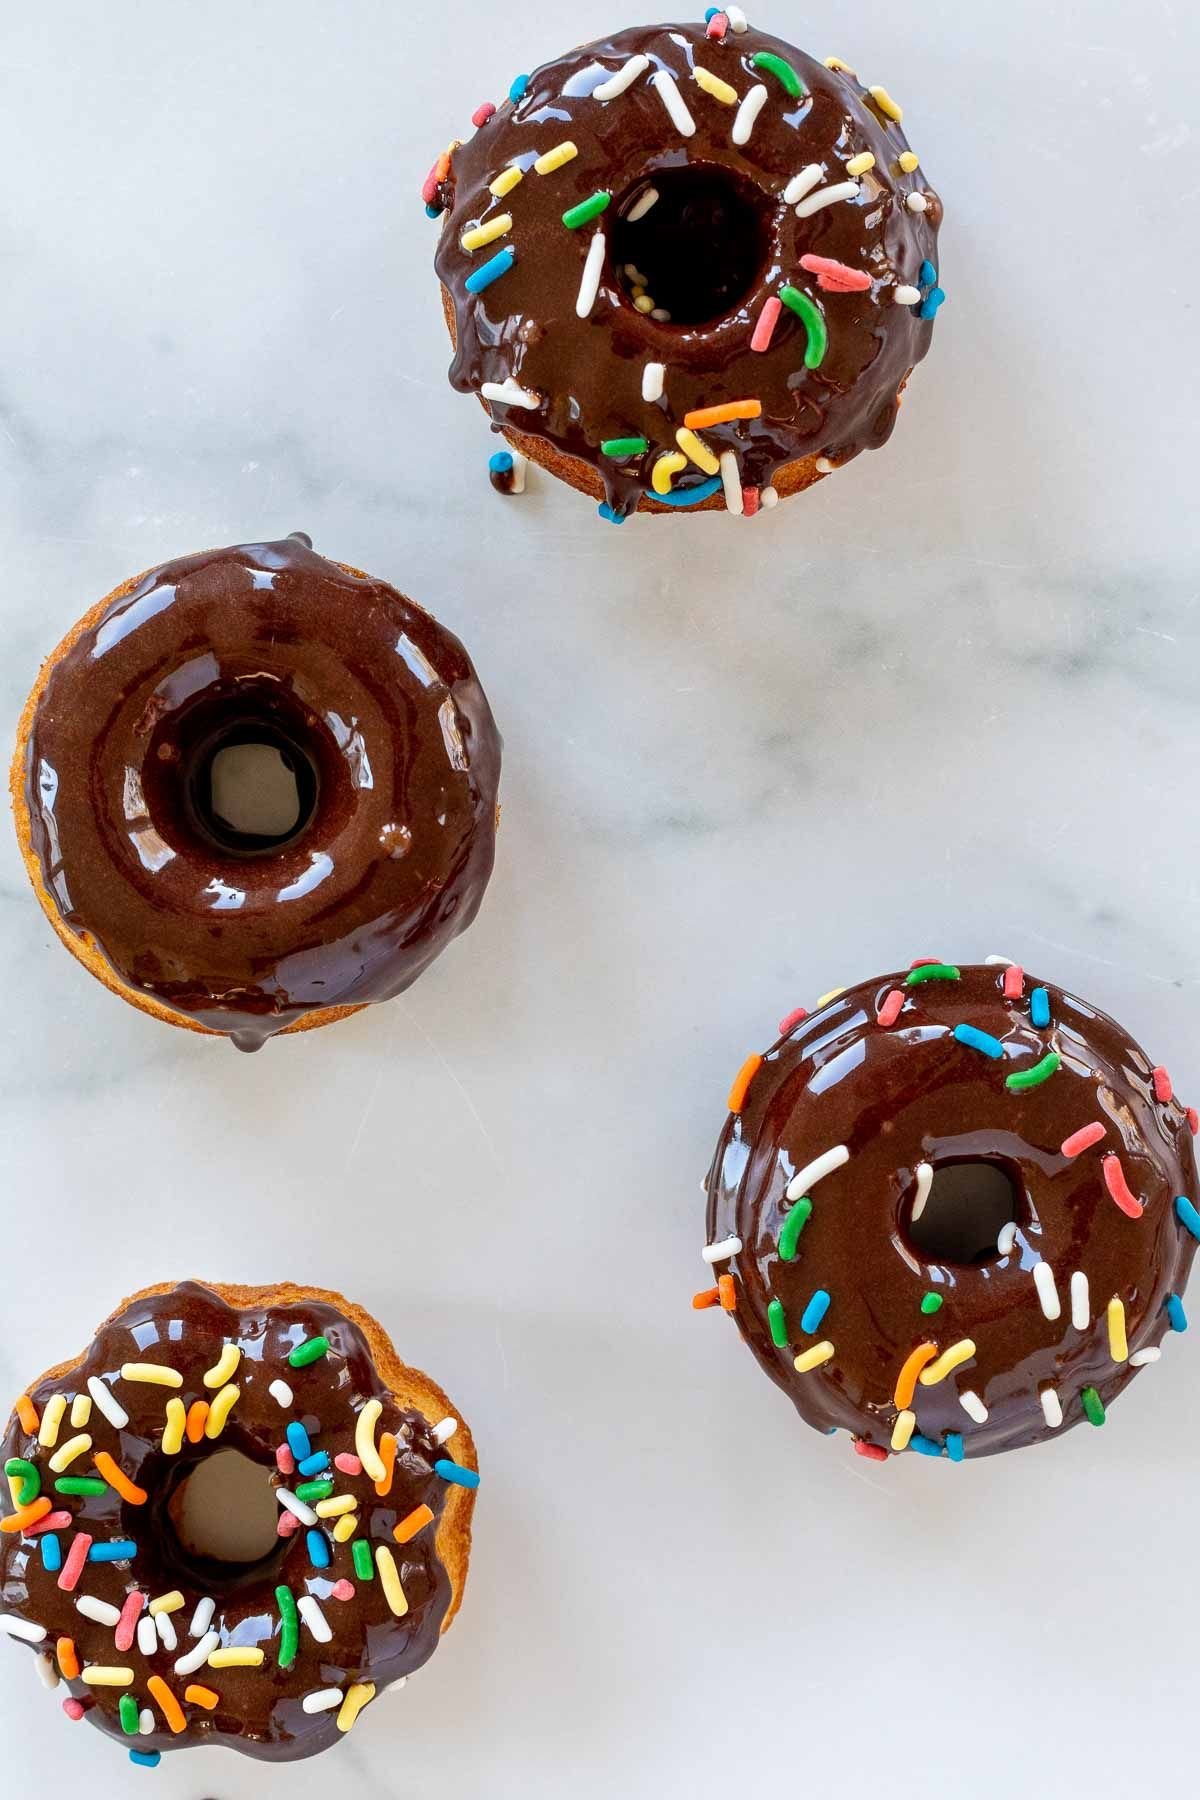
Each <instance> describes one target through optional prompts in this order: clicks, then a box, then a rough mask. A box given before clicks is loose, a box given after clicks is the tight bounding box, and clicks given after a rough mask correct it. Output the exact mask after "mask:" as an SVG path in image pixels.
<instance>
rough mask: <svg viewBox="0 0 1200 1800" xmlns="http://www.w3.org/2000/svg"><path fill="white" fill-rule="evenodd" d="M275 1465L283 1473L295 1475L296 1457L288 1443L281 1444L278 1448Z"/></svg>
mask: <svg viewBox="0 0 1200 1800" xmlns="http://www.w3.org/2000/svg"><path fill="white" fill-rule="evenodd" d="M275 1467H276V1468H277V1469H278V1470H279V1473H280V1474H281V1475H294V1474H295V1473H296V1459H295V1457H294V1456H293V1455H292V1452H291V1450H290V1448H289V1446H288V1445H287V1444H280V1446H279V1448H278V1449H277V1450H276V1452H275Z"/></svg>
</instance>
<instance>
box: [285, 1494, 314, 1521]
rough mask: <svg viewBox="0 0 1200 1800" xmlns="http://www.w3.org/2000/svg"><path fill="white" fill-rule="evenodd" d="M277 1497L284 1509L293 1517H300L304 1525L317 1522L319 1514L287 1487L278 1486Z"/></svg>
mask: <svg viewBox="0 0 1200 1800" xmlns="http://www.w3.org/2000/svg"><path fill="white" fill-rule="evenodd" d="M275 1498H276V1499H277V1500H278V1502H279V1504H280V1506H282V1508H283V1510H284V1511H285V1512H290V1513H291V1515H292V1517H293V1518H296V1519H299V1521H300V1523H301V1524H302V1525H315V1524H316V1522H317V1515H316V1513H315V1512H314V1511H313V1509H312V1507H311V1506H308V1505H306V1503H305V1502H304V1501H303V1500H297V1498H296V1496H295V1494H291V1493H289V1492H288V1490H287V1488H276V1489H275Z"/></svg>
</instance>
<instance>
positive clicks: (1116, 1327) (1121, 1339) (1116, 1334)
mask: <svg viewBox="0 0 1200 1800" xmlns="http://www.w3.org/2000/svg"><path fill="white" fill-rule="evenodd" d="M1108 1349H1109V1354H1110V1355H1111V1357H1112V1359H1113V1361H1114V1362H1128V1361H1129V1338H1128V1336H1127V1335H1126V1331H1125V1302H1124V1301H1123V1300H1117V1299H1112V1300H1110V1301H1109V1303H1108ZM50 1466H51V1468H53V1467H54V1465H53V1463H51V1465H50Z"/></svg>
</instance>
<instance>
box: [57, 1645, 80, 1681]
mask: <svg viewBox="0 0 1200 1800" xmlns="http://www.w3.org/2000/svg"><path fill="white" fill-rule="evenodd" d="M54 1648H55V1651H56V1652H57V1655H58V1666H59V1670H60V1671H61V1673H62V1677H63V1679H64V1681H77V1680H78V1679H79V1658H78V1656H77V1655H76V1654H75V1639H74V1638H59V1640H58V1643H57V1644H56V1645H55V1646H54Z"/></svg>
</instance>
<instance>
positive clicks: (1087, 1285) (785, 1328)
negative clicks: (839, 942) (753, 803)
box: [694, 958, 1200, 1462]
mask: <svg viewBox="0 0 1200 1800" xmlns="http://www.w3.org/2000/svg"><path fill="white" fill-rule="evenodd" d="M779 1030H780V1035H779V1038H778V1041H777V1042H776V1043H775V1045H774V1047H773V1048H772V1049H770V1050H768V1051H767V1052H765V1053H764V1054H762V1055H753V1056H751V1057H749V1058H748V1059H747V1061H746V1062H745V1063H744V1064H743V1065H742V1068H741V1069H740V1070H739V1071H738V1074H737V1076H736V1078H735V1080H734V1083H733V1087H732V1090H731V1092H730V1095H729V1118H728V1120H727V1122H726V1125H725V1129H724V1131H723V1132H722V1134H721V1139H720V1142H719V1144H718V1146H717V1151H716V1155H715V1158H714V1160H713V1164H712V1167H711V1170H710V1173H709V1177H708V1183H707V1191H708V1216H707V1232H706V1238H705V1245H704V1249H703V1256H704V1261H705V1263H706V1264H707V1265H708V1267H709V1270H710V1280H711V1281H712V1282H715V1285H711V1286H707V1287H705V1288H704V1289H702V1290H701V1291H700V1292H699V1293H698V1294H697V1295H696V1297H695V1301H694V1304H695V1306H696V1307H697V1308H698V1309H700V1310H705V1309H707V1308H710V1307H711V1308H714V1309H719V1310H723V1311H725V1312H727V1313H730V1314H731V1315H732V1317H733V1319H734V1321H735V1323H736V1325H737V1328H738V1330H739V1331H740V1332H741V1335H742V1337H743V1338H744V1339H745V1341H746V1343H747V1344H748V1345H749V1346H750V1348H751V1350H752V1351H753V1352H754V1355H755V1356H756V1357H757V1359H758V1361H759V1362H760V1363H761V1364H762V1366H763V1368H764V1369H765V1370H766V1371H767V1373H768V1374H769V1375H770V1376H771V1378H772V1379H773V1380H774V1381H775V1382H776V1383H777V1384H778V1385H779V1386H780V1387H781V1388H782V1389H783V1390H784V1392H785V1393H786V1394H787V1395H788V1397H789V1399H791V1401H792V1402H793V1404H794V1405H795V1407H796V1410H797V1411H798V1412H799V1414H800V1416H801V1417H802V1418H803V1419H804V1420H805V1421H806V1422H807V1423H808V1424H810V1425H812V1426H814V1427H815V1428H816V1429H817V1430H819V1431H822V1432H824V1433H826V1434H833V1433H835V1432H843V1431H844V1432H847V1433H848V1434H849V1435H850V1437H851V1439H852V1441H853V1446H854V1449H855V1450H856V1451H857V1452H858V1453H859V1454H860V1455H862V1456H866V1457H868V1458H871V1459H872V1460H876V1461H883V1460H886V1459H887V1458H888V1457H889V1456H891V1455H893V1454H897V1453H900V1452H907V1451H913V1452H917V1453H918V1454H921V1455H924V1456H928V1457H933V1458H937V1457H941V1458H946V1459H948V1460H949V1461H951V1462H961V1461H962V1460H963V1459H964V1458H965V1457H968V1456H988V1455H992V1454H994V1453H996V1452H998V1451H1001V1450H1012V1449H1016V1448H1018V1447H1020V1446H1022V1445H1026V1444H1035V1443H1040V1442H1042V1441H1044V1440H1045V1439H1047V1438H1052V1437H1058V1436H1061V1434H1062V1433H1063V1432H1064V1431H1065V1430H1067V1429H1069V1428H1070V1427H1071V1426H1073V1425H1078V1424H1081V1423H1087V1424H1090V1425H1093V1426H1097V1425H1103V1424H1104V1422H1105V1419H1106V1417H1107V1414H1108V1409H1109V1407H1110V1406H1111V1405H1112V1402H1113V1401H1114V1400H1115V1399H1116V1397H1117V1395H1118V1394H1120V1393H1121V1392H1122V1391H1123V1390H1124V1389H1125V1387H1126V1386H1127V1385H1128V1383H1129V1381H1130V1380H1131V1379H1132V1377H1133V1375H1134V1374H1135V1373H1136V1372H1137V1371H1138V1370H1139V1369H1141V1368H1144V1367H1145V1366H1146V1365H1147V1364H1149V1363H1153V1362H1157V1361H1158V1360H1159V1357H1160V1356H1161V1354H1162V1346H1163V1342H1164V1339H1165V1338H1166V1337H1167V1335H1168V1334H1169V1333H1172V1332H1180V1331H1184V1330H1186V1328H1187V1316H1186V1313H1185V1310H1184V1301H1183V1294H1184V1288H1185V1286H1186V1283H1187V1278H1188V1274H1189V1272H1190V1270H1191V1265H1192V1258H1193V1255H1194V1253H1195V1250H1196V1245H1197V1241H1198V1240H1200V1210H1198V1199H1200V1194H1198V1188H1197V1177H1196V1162H1195V1156H1194V1153H1193V1145H1192V1139H1193V1137H1194V1136H1195V1135H1196V1132H1197V1128H1198V1125H1200V1120H1198V1119H1197V1114H1196V1112H1195V1110H1194V1109H1193V1108H1190V1107H1185V1106H1183V1105H1182V1104H1181V1103H1180V1101H1179V1100H1178V1098H1177V1097H1176V1095H1175V1091H1174V1086H1173V1083H1172V1081H1171V1077H1170V1075H1169V1074H1168V1072H1167V1070H1166V1069H1165V1068H1164V1067H1163V1066H1162V1065H1161V1064H1156V1063H1154V1062H1153V1061H1152V1060H1151V1059H1150V1058H1149V1057H1148V1056H1146V1055H1145V1054H1144V1052H1143V1051H1142V1050H1140V1049H1139V1048H1138V1046H1137V1044H1136V1043H1134V1041H1133V1039H1132V1038H1130V1037H1129V1036H1128V1035H1127V1034H1126V1032H1124V1031H1123V1030H1122V1029H1121V1027H1120V1026H1119V1025H1117V1024H1115V1023H1114V1021H1113V1020H1112V1019H1110V1018H1108V1017H1106V1016H1105V1015H1104V1014H1103V1013H1101V1012H1099V1011H1098V1010H1097V1009H1096V1008H1095V1007H1093V1006H1090V1005H1088V1004H1087V1003H1086V1002H1084V1001H1083V1000H1080V999H1078V998H1077V997H1076V996H1074V995H1072V994H1068V993H1066V992H1064V991H1063V990H1062V989H1060V988H1055V987H1052V986H1051V985H1050V984H1049V983H1048V982H1044V981H1042V980H1040V979H1039V978H1036V977H1034V976H1030V975H1026V973H1025V971H1024V970H1023V969H1022V968H1020V967H1019V966H1018V965H1017V964H1014V963H1008V962H1005V961H1003V960H1002V959H998V958H997V959H993V960H992V961H991V962H989V963H987V964H982V965H976V966H973V967H969V966H963V967H957V966H955V965H953V964H949V963H943V962H939V961H936V960H932V959H928V958H924V959H921V960H919V961H917V962H915V963H913V964H911V965H910V967H909V968H908V969H906V970H904V971H902V972H901V973H899V974H895V975H890V976H885V977H882V978H881V979H879V980H877V981H871V982H865V983H863V984H862V985H861V986H859V987H855V988H846V989H838V990H835V991H834V992H833V993H832V994H827V995H825V996H824V997H823V999H821V1000H820V1001H818V1002H817V1004H816V1006H815V1008H814V1009H813V1010H812V1011H811V1012H810V1011H808V1010H806V1009H805V1008H803V1007H800V1008H797V1010H796V1011H795V1012H793V1013H790V1014H789V1015H788V1017H787V1018H785V1019H784V1020H783V1021H782V1023H781V1025H780V1028H779Z"/></svg>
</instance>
